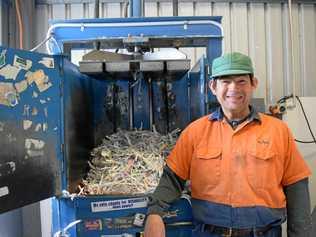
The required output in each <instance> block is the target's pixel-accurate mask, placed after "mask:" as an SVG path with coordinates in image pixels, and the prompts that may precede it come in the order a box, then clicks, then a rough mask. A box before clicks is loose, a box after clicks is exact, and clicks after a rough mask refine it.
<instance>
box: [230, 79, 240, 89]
mask: <svg viewBox="0 0 316 237" xmlns="http://www.w3.org/2000/svg"><path fill="white" fill-rule="evenodd" d="M238 86H239V85H238V82H236V81H234V80H232V81H231V82H230V83H229V84H228V87H229V89H234V88H237V87H238Z"/></svg>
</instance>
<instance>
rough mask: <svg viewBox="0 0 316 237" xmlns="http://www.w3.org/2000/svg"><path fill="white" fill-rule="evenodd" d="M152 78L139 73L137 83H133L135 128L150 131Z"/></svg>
mask: <svg viewBox="0 0 316 237" xmlns="http://www.w3.org/2000/svg"><path fill="white" fill-rule="evenodd" d="M149 80H151V79H150V78H148V77H147V75H146V74H145V75H144V74H143V73H139V74H138V76H137V81H134V82H133V83H132V85H131V86H132V88H133V90H132V93H133V114H134V117H133V124H134V128H138V129H139V128H142V129H150V126H151V125H150V97H151V94H150V93H151V85H150V83H149Z"/></svg>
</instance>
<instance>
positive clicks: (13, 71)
mask: <svg viewBox="0 0 316 237" xmlns="http://www.w3.org/2000/svg"><path fill="white" fill-rule="evenodd" d="M20 70H21V69H20V68H17V67H14V66H12V65H10V64H7V65H6V66H4V67H3V68H1V69H0V76H3V77H4V79H6V80H15V79H16V77H17V75H18V73H19V72H20Z"/></svg>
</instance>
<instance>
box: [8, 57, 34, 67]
mask: <svg viewBox="0 0 316 237" xmlns="http://www.w3.org/2000/svg"><path fill="white" fill-rule="evenodd" d="M13 65H14V66H16V67H17V68H21V69H24V70H29V69H30V68H31V67H32V61H31V60H28V59H25V58H21V57H19V56H17V55H14V59H13Z"/></svg>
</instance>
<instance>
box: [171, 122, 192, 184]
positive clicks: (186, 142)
mask: <svg viewBox="0 0 316 237" xmlns="http://www.w3.org/2000/svg"><path fill="white" fill-rule="evenodd" d="M190 129H191V127H190V126H189V127H187V128H186V129H185V130H183V132H182V133H181V135H180V137H179V139H178V141H177V143H176V145H175V147H174V149H173V150H172V151H171V153H170V155H169V156H168V158H167V160H166V163H167V165H168V166H169V167H170V169H171V170H172V171H173V172H174V173H176V174H177V175H178V176H179V177H180V178H182V179H184V180H188V179H189V178H190V167H191V160H192V155H193V151H194V149H193V147H194V145H193V139H192V134H193V133H192V132H190Z"/></svg>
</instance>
